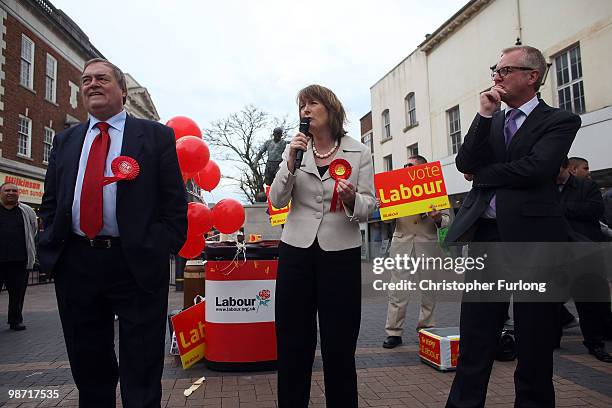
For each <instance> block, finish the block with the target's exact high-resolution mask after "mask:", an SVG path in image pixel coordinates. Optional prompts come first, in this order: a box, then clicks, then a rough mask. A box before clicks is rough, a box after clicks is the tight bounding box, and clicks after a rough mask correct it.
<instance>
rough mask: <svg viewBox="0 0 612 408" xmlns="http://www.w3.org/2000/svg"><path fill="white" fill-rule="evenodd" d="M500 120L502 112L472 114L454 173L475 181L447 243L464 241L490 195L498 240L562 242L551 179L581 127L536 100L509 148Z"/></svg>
mask: <svg viewBox="0 0 612 408" xmlns="http://www.w3.org/2000/svg"><path fill="white" fill-rule="evenodd" d="M504 120H505V116H504V112H503V111H499V112H496V113H495V114H494V115H493V117H492V118H484V117H482V116H480V115H478V114H477V115H476V117H475V118H474V121H473V122H472V125H471V126H470V129H469V131H468V133H467V135H466V137H465V141H464V143H463V145H462V146H461V148H460V149H459V153H458V154H457V157H456V165H457V169H458V170H459V171H460V172H462V173H469V174H474V180H473V182H472V189H471V190H470V192H469V194H468V195H467V197H466V198H465V200H464V202H463V204H462V206H461V209H460V210H459V213H458V214H457V217H456V219H455V220H454V222H453V224H451V226H450V228H449V231H448V234H447V235H446V242H448V243H452V242H458V241H468V240H469V238H470V237H469V233H470V232H471V231H473V226H474V224H475V223H476V221H477V220H478V218H479V217H480V216H481V215H482V213H483V211H484V210H485V208H487V206H488V205H489V201H490V200H491V197H492V196H493V194H496V195H497V196H496V212H497V224H498V228H499V234H500V238H501V240H502V241H506V242H525V241H527V242H555V241H557V242H558V241H566V240H567V238H568V235H567V234H568V228H567V222H566V221H565V220H564V219H563V217H562V215H563V212H562V209H561V207H560V205H559V203H558V199H557V198H558V197H557V192H558V191H557V186H556V176H557V174H558V173H559V168H560V166H561V162H562V161H563V159H564V158H565V157H566V156H567V152H568V151H569V149H570V146H571V145H572V142H573V140H574V137H575V136H576V132H577V131H578V129H579V128H580V124H581V120H580V117H579V116H577V115H574V114H572V113H570V112H567V111H565V110H561V109H557V108H552V107H550V106H548V105H546V103H544V102H543V101H540V103H539V104H538V105H537V106H536V108H535V109H534V110H533V111H532V112H531V114H530V115H529V116H528V117H527V118H526V119H525V122H523V124H522V126H521V127H520V128H519V130H518V131H517V132H516V134H515V135H514V137H513V139H512V141H511V142H510V145H509V146H508V148H506V144H505V139H504V133H503V132H504Z"/></svg>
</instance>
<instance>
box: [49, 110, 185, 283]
mask: <svg viewBox="0 0 612 408" xmlns="http://www.w3.org/2000/svg"><path fill="white" fill-rule="evenodd" d="M87 127H88V124H87V123H81V124H79V125H77V126H74V127H72V128H70V129H67V130H65V131H63V132H61V133H58V134H57V135H56V136H55V139H54V141H53V149H52V150H51V156H50V158H49V166H48V168H47V175H46V178H45V193H44V195H43V199H42V205H41V209H40V216H41V217H42V220H43V226H44V231H43V232H42V234H41V236H40V249H39V258H40V264H41V265H40V266H41V269H42V270H44V271H47V272H48V273H51V274H53V273H56V272H57V273H63V272H64V271H55V270H54V268H55V264H56V263H57V260H58V258H59V257H60V255H61V253H62V249H63V248H64V245H65V244H66V241H67V240H68V239H69V238H70V236H71V234H72V202H73V198H74V188H75V184H76V178H77V172H78V165H79V158H80V155H81V149H82V147H83V141H84V140H85V133H86V132H87ZM121 155H125V156H130V157H132V158H134V159H136V161H137V162H138V164H139V165H140V174H139V175H138V176H137V177H136V178H135V179H134V180H130V181H119V182H118V186H117V203H116V205H117V208H116V213H117V223H118V226H119V234H120V238H121V247H122V249H123V252H124V254H125V258H126V260H127V263H128V265H129V267H130V270H131V271H132V272H133V274H134V277H135V279H136V281H137V282H138V284H139V285H140V286H141V287H142V288H144V289H145V290H154V289H155V288H158V287H160V285H167V284H168V278H169V261H168V258H169V254H170V253H171V252H174V253H176V252H177V251H178V250H179V249H180V248H181V246H182V245H183V243H184V241H185V237H186V234H187V200H186V192H185V185H184V183H183V179H182V177H181V172H180V169H179V164H178V159H177V155H176V147H175V139H174V133H173V131H172V129H171V128H169V127H167V126H164V125H162V124H160V123H157V122H152V121H148V120H143V119H136V118H133V117H130V116H129V115H128V117H127V119H126V122H125V128H124V133H123V145H122V146H121Z"/></svg>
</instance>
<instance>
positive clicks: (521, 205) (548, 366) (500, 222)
mask: <svg viewBox="0 0 612 408" xmlns="http://www.w3.org/2000/svg"><path fill="white" fill-rule="evenodd" d="M545 70H546V60H545V59H544V57H543V56H542V53H541V52H540V51H539V50H537V49H535V48H533V47H528V46H518V47H512V48H507V49H505V50H503V51H502V55H501V58H500V60H499V62H498V63H497V65H496V67H495V68H494V70H493V72H492V78H493V82H494V85H493V87H492V88H491V89H490V90H488V91H485V92H483V93H482V94H481V95H480V109H479V113H478V114H477V115H476V117H475V118H474V121H473V122H472V125H471V127H470V129H469V131H468V134H467V135H466V137H465V141H464V144H463V145H462V146H461V148H460V150H459V152H458V154H457V158H456V165H457V169H459V171H461V172H462V173H464V174H465V175H466V176H465V177H466V178H467V179H468V180H472V182H473V183H472V190H471V191H470V193H469V194H468V196H467V197H466V198H465V200H464V203H463V205H462V207H461V209H460V211H459V213H458V214H457V217H456V219H455V221H454V223H453V224H451V227H450V230H449V231H448V234H447V236H446V241H447V242H448V243H452V242H458V241H466V240H471V241H473V242H525V241H529V242H551V241H552V242H558V241H566V240H567V239H568V231H567V224H566V222H565V221H564V220H563V218H562V210H561V207H560V206H559V204H558V201H557V186H556V183H555V179H556V176H557V174H558V173H559V167H560V165H561V162H562V161H563V159H564V158H565V157H566V155H567V152H568V151H569V149H570V146H571V144H572V141H573V140H574V137H575V136H576V132H577V131H578V129H579V128H580V123H581V121H580V117H578V116H576V115H574V114H571V113H569V112H567V111H564V110H560V109H555V108H551V107H550V106H548V105H546V103H544V102H543V101H541V100H539V99H538V97H537V95H536V93H537V91H538V89H539V86H540V84H541V82H542V76H543V74H544V72H545ZM502 101H503V102H505V104H506V105H507V108H506V109H505V110H500V105H501V102H502ZM470 255H472V254H470ZM491 272H493V271H491ZM466 279H469V275H468V276H466ZM559 307H560V306H559V304H558V303H542V302H540V303H531V302H516V301H515V302H513V311H514V324H515V333H516V340H517V354H518V364H517V368H516V372H515V375H514V379H515V389H516V402H515V405H516V406H534V407H535V406H537V407H552V406H554V403H555V395H554V388H553V384H552V352H553V340H554V339H553V337H554V336H555V334H556V321H557V317H558V313H559ZM507 310H508V302H495V303H493V302H467V301H466V298H465V297H464V300H463V302H462V305H461V323H460V334H461V339H460V344H459V350H461V352H460V356H459V362H458V366H457V373H456V375H455V379H454V381H453V385H452V387H451V390H450V394H449V397H448V401H447V407H483V406H484V404H485V398H486V394H487V385H488V381H489V376H490V374H491V368H492V366H493V360H494V357H495V350H496V345H497V342H498V340H499V336H500V333H501V331H502V328H503V325H504V320H505V317H506V314H507Z"/></svg>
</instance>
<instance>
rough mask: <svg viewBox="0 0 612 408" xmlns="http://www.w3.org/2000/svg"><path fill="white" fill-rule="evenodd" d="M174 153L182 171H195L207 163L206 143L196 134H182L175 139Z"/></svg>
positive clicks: (208, 152)
mask: <svg viewBox="0 0 612 408" xmlns="http://www.w3.org/2000/svg"><path fill="white" fill-rule="evenodd" d="M176 154H177V156H178V161H179V166H180V167H181V171H182V172H183V173H195V172H198V171H200V170H202V168H203V167H204V166H206V164H207V163H208V160H209V159H210V151H209V150H208V145H206V142H204V141H203V140H202V139H200V138H199V137H196V136H184V137H182V138H180V139H179V140H177V141H176Z"/></svg>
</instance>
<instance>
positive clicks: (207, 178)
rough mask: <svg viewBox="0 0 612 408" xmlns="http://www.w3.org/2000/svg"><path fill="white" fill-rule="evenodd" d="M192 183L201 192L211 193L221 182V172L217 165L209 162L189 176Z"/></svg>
mask: <svg viewBox="0 0 612 408" xmlns="http://www.w3.org/2000/svg"><path fill="white" fill-rule="evenodd" d="M191 177H192V178H193V181H195V183H196V184H197V185H198V186H200V187H201V188H202V189H203V190H206V191H208V192H210V191H213V190H214V188H215V187H217V186H218V185H219V181H220V180H221V170H220V169H219V166H218V165H217V163H215V162H214V161H212V160H209V161H208V163H207V164H206V166H204V168H203V169H202V170H200V171H199V172H197V173H196V174H194V175H192V176H191Z"/></svg>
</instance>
